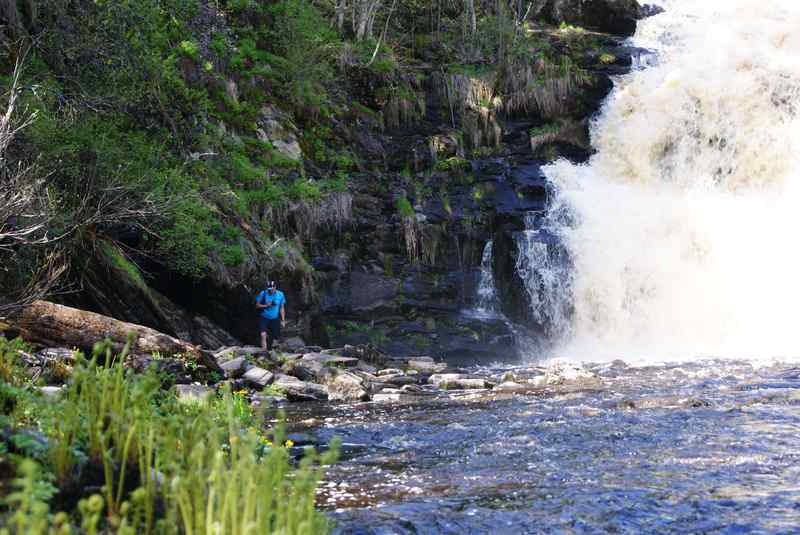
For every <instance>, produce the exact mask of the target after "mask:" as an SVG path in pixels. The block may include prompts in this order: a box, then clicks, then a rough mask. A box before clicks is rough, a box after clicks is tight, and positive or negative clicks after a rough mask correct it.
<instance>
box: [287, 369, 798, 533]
mask: <svg viewBox="0 0 800 535" xmlns="http://www.w3.org/2000/svg"><path fill="white" fill-rule="evenodd" d="M589 367H590V369H592V370H593V371H594V372H596V373H598V374H599V375H600V377H601V379H602V382H601V383H600V385H599V386H596V387H593V388H591V389H581V388H580V387H577V388H576V387H574V386H573V387H570V386H561V387H555V388H549V389H544V390H541V391H540V392H536V393H533V394H528V395H524V396H511V395H498V394H492V393H489V392H484V393H480V392H478V393H462V394H458V395H456V396H451V397H447V398H437V399H435V400H431V401H429V402H425V403H416V404H405V405H386V404H375V403H365V404H360V405H342V406H338V407H329V408H326V409H323V410H325V411H326V412H325V413H319V412H316V413H311V412H308V411H318V410H319V409H313V408H311V407H308V408H301V409H298V410H297V412H296V413H292V414H291V415H290V418H291V419H292V420H293V421H294V427H295V428H303V429H306V430H307V431H308V432H310V433H312V434H314V435H316V436H317V438H318V439H320V440H321V441H323V442H324V441H328V440H330V439H331V438H332V437H333V436H339V437H342V439H343V441H344V443H345V447H344V455H343V457H344V458H343V460H342V461H341V462H340V463H339V464H338V465H336V466H335V467H334V468H333V469H332V471H331V472H330V474H329V477H328V478H327V480H326V481H325V482H324V483H323V487H324V488H323V493H322V496H321V501H322V503H323V505H324V507H326V508H327V509H328V510H329V513H330V515H331V516H332V518H334V519H335V521H336V529H335V533H339V534H390V533H398V534H407V533H409V534H410V533H490V532H491V533H607V532H612V533H751V532H757V533H798V532H800V368H793V367H789V366H787V365H770V366H766V367H764V366H762V367H755V366H753V365H752V364H748V363H736V362H722V361H704V362H701V363H695V364H680V365H676V364H669V365H661V366H648V367H629V366H626V365H625V364H623V363H621V362H617V363H613V364H603V365H596V366H589ZM502 371H503V370H493V371H492V373H493V374H494V375H498V374H500V373H502Z"/></svg>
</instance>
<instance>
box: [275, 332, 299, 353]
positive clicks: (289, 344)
mask: <svg viewBox="0 0 800 535" xmlns="http://www.w3.org/2000/svg"><path fill="white" fill-rule="evenodd" d="M278 347H279V348H280V349H281V350H282V351H286V352H288V353H302V352H303V351H304V350H305V348H306V343H305V341H304V340H303V339H302V338H300V337H299V336H292V337H291V338H287V339H285V340H281V341H280V343H279V344H278Z"/></svg>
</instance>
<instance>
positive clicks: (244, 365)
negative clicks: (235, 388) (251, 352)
mask: <svg viewBox="0 0 800 535" xmlns="http://www.w3.org/2000/svg"><path fill="white" fill-rule="evenodd" d="M219 367H220V368H222V371H223V372H224V373H225V377H228V378H232V379H238V378H239V377H241V376H242V375H244V373H245V372H246V371H247V370H248V368H249V367H250V365H249V364H248V362H247V359H246V358H244V357H236V358H234V359H231V360H228V361H225V362H221V363H220V365H219Z"/></svg>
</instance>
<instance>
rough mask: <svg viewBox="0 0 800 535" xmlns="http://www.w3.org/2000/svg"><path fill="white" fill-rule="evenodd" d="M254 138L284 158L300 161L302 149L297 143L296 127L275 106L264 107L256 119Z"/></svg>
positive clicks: (289, 118)
mask: <svg viewBox="0 0 800 535" xmlns="http://www.w3.org/2000/svg"><path fill="white" fill-rule="evenodd" d="M256 127H257V128H256V136H257V137H258V140H259V141H261V142H264V143H269V144H271V145H272V147H273V148H274V149H275V150H276V151H277V152H279V153H280V154H281V155H283V156H284V157H285V158H288V159H289V160H294V161H300V160H301V159H302V158H303V149H301V148H300V143H299V142H298V141H297V126H295V124H294V122H292V119H291V117H290V116H289V114H287V113H286V112H284V111H281V110H279V109H278V108H276V107H275V106H271V105H266V106H264V107H263V108H261V113H260V115H259V117H258V118H257V119H256Z"/></svg>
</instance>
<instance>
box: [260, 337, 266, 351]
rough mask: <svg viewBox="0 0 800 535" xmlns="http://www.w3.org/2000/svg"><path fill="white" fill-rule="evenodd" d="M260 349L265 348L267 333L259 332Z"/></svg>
mask: <svg viewBox="0 0 800 535" xmlns="http://www.w3.org/2000/svg"><path fill="white" fill-rule="evenodd" d="M261 349H263V350H264V351H266V350H267V333H261Z"/></svg>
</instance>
